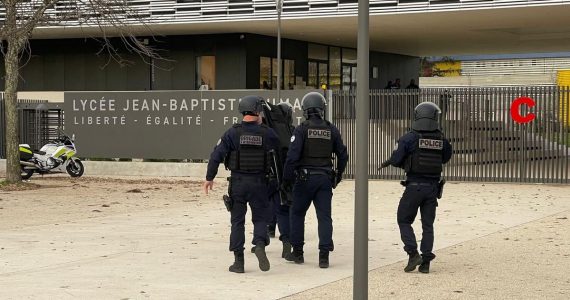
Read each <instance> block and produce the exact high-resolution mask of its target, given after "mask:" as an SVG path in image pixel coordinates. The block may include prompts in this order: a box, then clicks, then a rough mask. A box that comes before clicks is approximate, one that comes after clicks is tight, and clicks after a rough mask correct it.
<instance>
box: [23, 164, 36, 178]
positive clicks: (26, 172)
mask: <svg viewBox="0 0 570 300" xmlns="http://www.w3.org/2000/svg"><path fill="white" fill-rule="evenodd" d="M21 170H22V174H21V176H22V179H23V180H28V179H30V177H32V175H34V170H26V169H24V167H21Z"/></svg>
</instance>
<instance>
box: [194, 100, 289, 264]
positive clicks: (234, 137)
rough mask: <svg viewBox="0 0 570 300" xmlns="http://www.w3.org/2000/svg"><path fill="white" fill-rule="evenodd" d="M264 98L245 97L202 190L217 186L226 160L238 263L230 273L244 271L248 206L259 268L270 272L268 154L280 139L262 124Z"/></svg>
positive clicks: (232, 238) (232, 245) (233, 245)
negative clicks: (239, 119) (238, 117)
mask: <svg viewBox="0 0 570 300" xmlns="http://www.w3.org/2000/svg"><path fill="white" fill-rule="evenodd" d="M262 105H263V99H262V98H260V97H258V96H246V97H244V98H242V99H241V101H240V103H239V105H238V110H239V112H240V113H241V114H242V115H243V121H242V122H241V124H236V125H234V126H232V127H231V128H230V129H228V130H227V131H226V132H225V133H224V135H223V136H222V138H221V139H220V140H219V141H218V144H217V145H216V147H215V148H214V151H213V152H212V154H211V155H210V161H209V162H208V171H207V174H206V181H205V182H204V185H203V189H204V191H205V193H206V194H207V193H208V189H210V190H211V189H212V188H213V185H214V177H216V174H217V172H218V166H219V164H220V163H221V162H222V161H224V160H225V164H226V166H227V167H228V169H230V170H231V177H230V179H229V181H230V183H229V184H230V188H229V196H230V198H231V201H232V203H233V205H232V207H231V224H232V227H231V235H230V251H233V252H234V257H235V261H234V263H233V265H231V266H230V268H229V270H230V272H235V273H243V272H244V255H243V250H244V244H245V226H244V224H245V214H246V212H247V203H248V202H249V206H250V207H251V211H252V222H253V244H254V245H255V255H256V256H257V259H258V260H259V268H260V269H261V270H262V271H268V270H269V268H270V265H269V260H268V259H267V255H266V253H265V246H267V245H269V237H268V236H267V219H268V215H269V213H270V208H271V206H270V202H269V199H268V180H267V173H268V170H269V157H268V151H269V150H271V149H274V150H275V149H277V148H278V146H279V140H278V138H277V135H276V134H275V132H274V131H273V129H271V128H269V127H267V126H265V125H263V124H261V121H262V119H261V116H260V114H261V112H262Z"/></svg>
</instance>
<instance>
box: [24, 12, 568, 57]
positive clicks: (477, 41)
mask: <svg viewBox="0 0 570 300" xmlns="http://www.w3.org/2000/svg"><path fill="white" fill-rule="evenodd" d="M569 16H570V5H553V6H533V7H513V8H493V9H477V10H461V11H438V12H415V13H405V14H382V15H371V16H370V48H371V49H373V50H377V51H382V52H390V53H398V54H407V55H413V56H436V55H460V54H463V55H465V54H501V53H528V52H559V51H568V50H569V49H570V17H569ZM276 24H277V22H276V21H275V20H267V19H265V20H240V21H223V22H216V21H209V22H207V23H192V24H184V23H178V24H163V25H151V27H152V29H153V30H154V32H155V33H156V34H165V35H169V34H209V33H231V32H236V33H239V32H242V33H257V34H263V35H271V36H275V35H276ZM90 31H91V34H94V35H96V34H97V29H93V30H89V29H85V28H83V29H77V28H71V27H68V28H65V29H45V30H38V31H37V33H36V34H35V37H36V38H62V37H78V36H85V35H88V34H90ZM282 36H283V37H284V38H290V39H297V40H305V41H312V42H318V43H324V44H332V45H339V46H345V47H356V40H357V17H356V16H327V17H313V16H308V17H306V18H299V17H295V18H291V19H284V20H282Z"/></svg>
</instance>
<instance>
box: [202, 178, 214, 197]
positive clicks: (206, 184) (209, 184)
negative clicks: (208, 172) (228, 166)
mask: <svg viewBox="0 0 570 300" xmlns="http://www.w3.org/2000/svg"><path fill="white" fill-rule="evenodd" d="M202 189H203V190H204V193H205V194H206V195H208V189H209V190H210V191H211V190H213V189H214V181H213V180H210V181H208V180H206V181H204V184H203V185H202Z"/></svg>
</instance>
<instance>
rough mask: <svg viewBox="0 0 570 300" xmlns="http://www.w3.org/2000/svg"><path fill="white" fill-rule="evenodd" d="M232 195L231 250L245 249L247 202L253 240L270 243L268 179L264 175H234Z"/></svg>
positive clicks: (254, 242)
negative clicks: (268, 230) (268, 231)
mask: <svg viewBox="0 0 570 300" xmlns="http://www.w3.org/2000/svg"><path fill="white" fill-rule="evenodd" d="M230 180H231V191H230V197H231V198H232V200H233V202H234V204H233V207H232V211H231V223H232V230H231V234H230V251H243V249H244V244H245V214H246V213H247V203H249V206H250V207H251V215H252V218H251V221H252V222H253V240H252V243H253V244H254V245H256V244H257V243H259V242H262V243H264V244H265V245H269V236H268V235H267V220H268V219H269V217H268V216H269V214H270V213H271V205H270V202H269V195H268V190H267V180H266V179H265V178H264V177H262V176H245V175H234V176H232V177H231V179H230Z"/></svg>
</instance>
